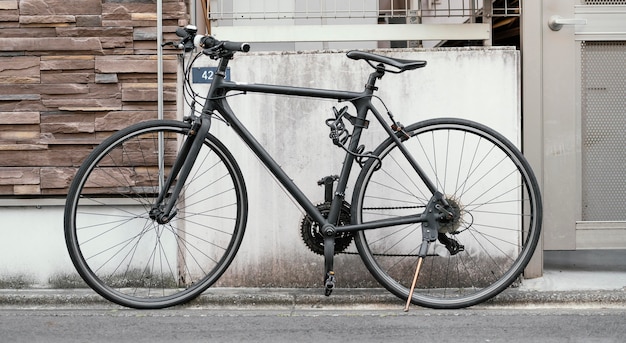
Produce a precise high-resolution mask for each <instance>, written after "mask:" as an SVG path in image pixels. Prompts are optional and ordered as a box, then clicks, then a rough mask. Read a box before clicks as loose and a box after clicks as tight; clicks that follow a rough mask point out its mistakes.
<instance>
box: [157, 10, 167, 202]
mask: <svg viewBox="0 0 626 343" xmlns="http://www.w3.org/2000/svg"><path fill="white" fill-rule="evenodd" d="M162 43H163V0H157V119H159V120H162V119H163V47H162V46H161V44H162ZM163 140H164V138H163V134H162V133H159V137H158V145H159V147H158V149H159V152H158V163H159V191H160V190H161V189H162V187H163V183H164V181H165V180H164V179H165V175H164V173H165V170H164V169H165V167H164V151H163V150H164V149H165V143H164V141H163Z"/></svg>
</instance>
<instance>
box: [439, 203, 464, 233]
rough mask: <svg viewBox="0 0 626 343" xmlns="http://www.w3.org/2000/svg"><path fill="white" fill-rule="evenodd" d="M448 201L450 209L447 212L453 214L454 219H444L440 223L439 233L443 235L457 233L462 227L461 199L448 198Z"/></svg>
mask: <svg viewBox="0 0 626 343" xmlns="http://www.w3.org/2000/svg"><path fill="white" fill-rule="evenodd" d="M446 201H447V202H448V205H449V207H446V210H447V211H449V212H450V213H452V218H449V219H442V220H441V221H440V222H439V232H441V233H455V232H457V231H458V230H459V228H460V227H461V221H462V215H461V214H462V213H463V206H462V204H461V202H460V201H459V199H457V198H454V197H449V196H446Z"/></svg>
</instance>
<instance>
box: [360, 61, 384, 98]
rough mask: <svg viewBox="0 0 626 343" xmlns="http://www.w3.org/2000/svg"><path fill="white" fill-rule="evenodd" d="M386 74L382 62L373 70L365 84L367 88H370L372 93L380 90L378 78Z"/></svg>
mask: <svg viewBox="0 0 626 343" xmlns="http://www.w3.org/2000/svg"><path fill="white" fill-rule="evenodd" d="M384 75H385V66H384V65H383V64H382V63H380V64H378V65H377V66H376V71H374V72H372V73H371V74H370V76H369V79H368V80H367V83H366V84H365V89H368V90H370V91H371V92H372V93H373V92H374V91H377V90H378V87H376V80H380V79H382V78H383V76H384Z"/></svg>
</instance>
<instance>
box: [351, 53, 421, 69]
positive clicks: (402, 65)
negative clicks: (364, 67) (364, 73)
mask: <svg viewBox="0 0 626 343" xmlns="http://www.w3.org/2000/svg"><path fill="white" fill-rule="evenodd" d="M346 56H348V58H351V59H353V60H366V61H367V63H369V64H370V65H371V66H372V67H374V65H373V64H372V63H371V62H380V63H383V64H387V65H390V66H392V67H395V68H398V69H399V71H398V72H403V71H405V70H413V69H417V68H422V67H425V66H426V61H420V60H405V59H400V58H393V57H387V56H381V55H376V54H372V53H370V52H365V51H359V50H351V51H348V53H347V54H346Z"/></svg>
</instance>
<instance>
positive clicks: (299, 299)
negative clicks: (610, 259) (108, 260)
mask: <svg viewBox="0 0 626 343" xmlns="http://www.w3.org/2000/svg"><path fill="white" fill-rule="evenodd" d="M403 305H404V304H403V302H402V301H401V300H400V299H398V298H396V297H395V296H393V295H391V294H390V293H389V292H387V291H386V290H385V289H382V288H372V289H362V288H360V289H354V288H337V289H336V290H335V291H334V292H333V294H332V295H331V296H330V297H325V296H324V295H323V291H322V290H321V289H308V288H270V289H265V288H210V289H209V290H207V291H206V292H205V293H204V294H203V295H201V296H200V297H198V298H197V299H196V300H194V301H192V302H191V303H189V304H187V305H185V306H188V307H203V308H229V309H233V308H251V307H254V308H259V309H262V308H272V309H290V308H293V309H296V308H298V309H302V308H319V309H324V308H350V309H395V308H398V309H401V308H402V306H403ZM86 306H87V307H111V308H118V307H119V306H117V305H115V304H112V303H110V302H109V301H107V300H105V299H103V298H102V297H100V296H99V295H98V294H96V293H95V292H93V291H92V290H90V289H67V290H66V289H63V290H59V289H20V290H13V289H8V290H7V289H5V290H0V307H20V308H22V307H23V308H39V307H68V308H78V307H86ZM492 306H497V307H546V306H548V307H554V306H563V307H620V308H626V272H596V271H558V270H545V271H544V276H543V277H541V278H538V279H532V280H525V281H524V283H523V284H522V286H521V287H518V288H510V289H508V290H506V291H504V292H502V293H501V294H500V295H498V296H497V297H495V298H494V299H492V300H490V301H488V302H486V303H484V304H480V305H477V306H475V308H480V307H492Z"/></svg>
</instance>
